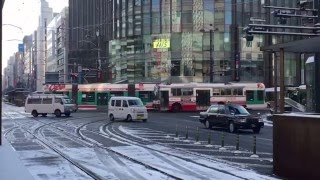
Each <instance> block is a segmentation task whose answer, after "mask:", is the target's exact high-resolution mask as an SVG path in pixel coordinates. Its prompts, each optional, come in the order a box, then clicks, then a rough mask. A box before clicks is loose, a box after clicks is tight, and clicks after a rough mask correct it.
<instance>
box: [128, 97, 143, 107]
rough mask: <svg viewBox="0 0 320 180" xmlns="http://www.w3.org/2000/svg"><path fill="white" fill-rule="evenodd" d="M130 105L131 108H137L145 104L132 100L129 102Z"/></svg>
mask: <svg viewBox="0 0 320 180" xmlns="http://www.w3.org/2000/svg"><path fill="white" fill-rule="evenodd" d="M128 104H129V106H137V107H141V106H143V103H142V102H141V100H140V99H130V100H128Z"/></svg>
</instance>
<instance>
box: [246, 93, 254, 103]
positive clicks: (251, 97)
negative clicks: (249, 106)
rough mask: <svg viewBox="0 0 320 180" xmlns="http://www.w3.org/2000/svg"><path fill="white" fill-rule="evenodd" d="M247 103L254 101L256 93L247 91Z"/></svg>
mask: <svg viewBox="0 0 320 180" xmlns="http://www.w3.org/2000/svg"><path fill="white" fill-rule="evenodd" d="M246 95H247V101H254V93H253V91H246Z"/></svg>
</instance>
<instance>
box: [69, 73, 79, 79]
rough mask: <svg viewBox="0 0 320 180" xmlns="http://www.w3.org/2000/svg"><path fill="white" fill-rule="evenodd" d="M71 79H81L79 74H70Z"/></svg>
mask: <svg viewBox="0 0 320 180" xmlns="http://www.w3.org/2000/svg"><path fill="white" fill-rule="evenodd" d="M70 77H72V78H76V79H77V78H78V77H79V74H78V73H70Z"/></svg>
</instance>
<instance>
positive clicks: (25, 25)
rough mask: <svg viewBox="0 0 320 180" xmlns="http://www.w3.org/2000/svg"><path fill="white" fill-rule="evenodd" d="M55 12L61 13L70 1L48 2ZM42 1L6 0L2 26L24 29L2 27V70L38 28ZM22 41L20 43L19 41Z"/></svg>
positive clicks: (57, 0)
mask: <svg viewBox="0 0 320 180" xmlns="http://www.w3.org/2000/svg"><path fill="white" fill-rule="evenodd" d="M47 2H48V3H49V6H50V7H51V8H53V12H57V13H60V12H61V10H62V9H63V8H64V7H66V6H68V0H47ZM39 14H40V0H6V1H5V4H4V7H3V11H2V18H3V19H2V24H12V25H15V26H18V27H21V28H22V31H21V30H20V29H18V28H15V27H12V26H9V25H3V26H2V69H4V68H5V67H6V66H7V61H8V59H9V57H10V56H12V55H13V53H15V52H17V51H18V44H19V43H22V39H23V37H24V36H25V35H31V34H32V33H33V32H34V31H35V30H36V29H37V27H38V18H39ZM8 40H13V41H8ZM19 40H20V41H19Z"/></svg>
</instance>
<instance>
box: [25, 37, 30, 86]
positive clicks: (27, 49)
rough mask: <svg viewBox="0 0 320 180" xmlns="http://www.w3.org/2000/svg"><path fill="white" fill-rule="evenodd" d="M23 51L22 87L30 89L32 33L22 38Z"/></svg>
mask: <svg viewBox="0 0 320 180" xmlns="http://www.w3.org/2000/svg"><path fill="white" fill-rule="evenodd" d="M23 45H24V52H23V62H24V72H23V74H24V75H23V83H24V87H25V88H27V89H30V84H31V83H30V82H31V72H32V35H29V36H25V37H24V38H23Z"/></svg>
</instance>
